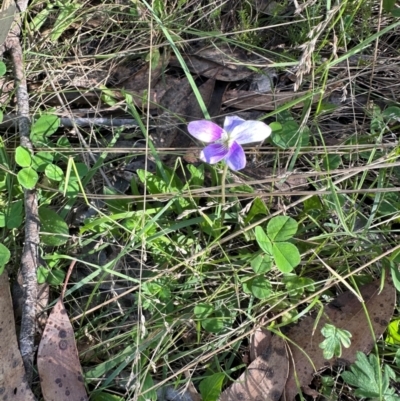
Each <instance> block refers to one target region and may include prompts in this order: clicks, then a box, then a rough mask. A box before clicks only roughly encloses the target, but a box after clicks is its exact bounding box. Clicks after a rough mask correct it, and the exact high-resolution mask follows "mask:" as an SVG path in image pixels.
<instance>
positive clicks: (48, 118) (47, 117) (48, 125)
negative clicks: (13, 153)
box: [30, 114, 60, 144]
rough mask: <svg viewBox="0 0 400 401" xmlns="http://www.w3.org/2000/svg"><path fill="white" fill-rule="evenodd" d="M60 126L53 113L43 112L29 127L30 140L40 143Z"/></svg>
mask: <svg viewBox="0 0 400 401" xmlns="http://www.w3.org/2000/svg"><path fill="white" fill-rule="evenodd" d="M59 126H60V119H59V118H58V117H57V116H55V115H54V114H43V115H41V116H40V117H39V119H38V120H36V121H35V122H34V124H33V125H32V128H31V135H30V138H31V141H32V142H33V143H34V144H36V143H38V142H39V143H41V142H44V141H45V138H46V137H48V136H50V135H52V134H54V133H55V132H56V131H57V129H58V127H59Z"/></svg>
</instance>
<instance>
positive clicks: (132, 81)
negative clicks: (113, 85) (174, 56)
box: [118, 52, 169, 93]
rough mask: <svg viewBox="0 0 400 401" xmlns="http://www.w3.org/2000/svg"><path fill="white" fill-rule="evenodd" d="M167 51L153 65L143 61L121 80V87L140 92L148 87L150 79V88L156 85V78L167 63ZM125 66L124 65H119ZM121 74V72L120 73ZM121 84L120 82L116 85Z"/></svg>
mask: <svg viewBox="0 0 400 401" xmlns="http://www.w3.org/2000/svg"><path fill="white" fill-rule="evenodd" d="M168 58H169V53H168V52H165V53H163V54H162V55H161V56H160V58H159V60H158V63H157V65H156V66H155V67H153V68H150V62H146V63H144V65H143V66H142V68H141V69H140V70H138V71H136V72H135V73H134V74H133V75H130V76H129V77H127V79H126V80H125V81H124V82H123V85H122V86H123V87H124V88H125V89H126V90H129V91H134V92H139V93H140V92H142V91H143V90H148V88H149V80H150V88H154V86H155V85H156V83H157V81H158V78H160V76H161V73H162V71H163V69H164V68H165V67H166V66H167V64H168ZM122 68H126V67H121V69H122ZM121 75H122V74H121ZM118 86H119V87H120V86H121V82H120V83H119V85H118Z"/></svg>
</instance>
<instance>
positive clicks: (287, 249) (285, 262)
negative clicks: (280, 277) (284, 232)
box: [272, 242, 301, 273]
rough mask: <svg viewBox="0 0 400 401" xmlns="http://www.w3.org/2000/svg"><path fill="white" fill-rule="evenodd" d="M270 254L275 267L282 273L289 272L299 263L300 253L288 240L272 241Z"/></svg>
mask: <svg viewBox="0 0 400 401" xmlns="http://www.w3.org/2000/svg"><path fill="white" fill-rule="evenodd" d="M272 255H273V256H274V259H275V263H276V267H277V268H278V269H279V270H280V271H281V272H282V273H290V272H291V271H292V270H293V269H294V268H295V267H296V266H297V265H298V264H299V263H300V260H301V259H300V253H299V250H298V249H297V247H296V246H295V245H293V244H291V243H290V242H274V243H273V244H272Z"/></svg>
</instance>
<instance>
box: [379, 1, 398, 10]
mask: <svg viewBox="0 0 400 401" xmlns="http://www.w3.org/2000/svg"><path fill="white" fill-rule="evenodd" d="M395 4H396V0H383V2H382V6H383V9H384V10H385V11H386V12H390V11H392V9H393V8H394V5H395Z"/></svg>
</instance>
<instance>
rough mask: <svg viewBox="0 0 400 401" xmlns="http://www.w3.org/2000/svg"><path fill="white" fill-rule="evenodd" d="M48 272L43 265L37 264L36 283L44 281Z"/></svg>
mask: <svg viewBox="0 0 400 401" xmlns="http://www.w3.org/2000/svg"><path fill="white" fill-rule="evenodd" d="M48 274H49V269H48V268H47V267H44V266H39V267H38V269H37V273H36V278H37V282H38V284H43V283H45V282H46V279H47V276H48Z"/></svg>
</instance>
